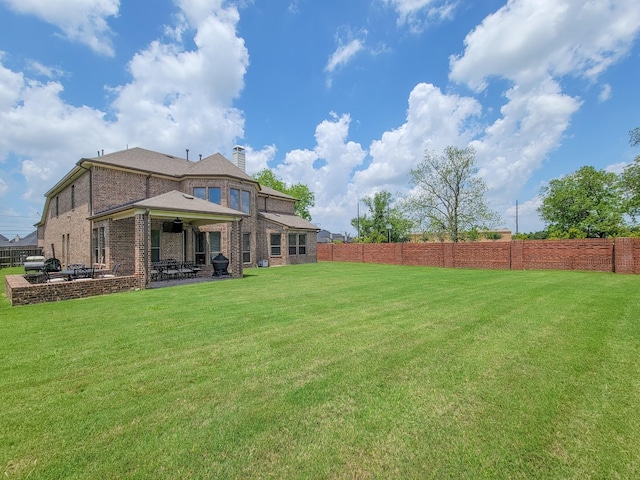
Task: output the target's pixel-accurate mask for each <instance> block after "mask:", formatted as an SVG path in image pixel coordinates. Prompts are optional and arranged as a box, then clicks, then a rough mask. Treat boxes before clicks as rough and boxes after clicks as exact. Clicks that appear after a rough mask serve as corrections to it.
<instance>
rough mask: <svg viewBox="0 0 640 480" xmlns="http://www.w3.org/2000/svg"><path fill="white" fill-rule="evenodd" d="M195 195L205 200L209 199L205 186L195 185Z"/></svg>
mask: <svg viewBox="0 0 640 480" xmlns="http://www.w3.org/2000/svg"><path fill="white" fill-rule="evenodd" d="M193 196H194V197H197V198H201V199H203V200H206V199H207V189H206V188H204V187H193Z"/></svg>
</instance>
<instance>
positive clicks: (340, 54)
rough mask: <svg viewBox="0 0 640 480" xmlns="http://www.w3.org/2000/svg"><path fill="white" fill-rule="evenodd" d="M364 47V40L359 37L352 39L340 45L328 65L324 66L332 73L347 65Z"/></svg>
mask: <svg viewBox="0 0 640 480" xmlns="http://www.w3.org/2000/svg"><path fill="white" fill-rule="evenodd" d="M363 48H364V46H363V45H362V41H361V40H359V39H355V40H351V41H350V42H349V43H347V44H346V45H340V46H339V47H338V48H337V49H336V51H335V52H333V54H332V55H331V57H329V61H328V62H327V66H326V67H325V68H324V69H325V71H327V72H329V73H332V72H333V71H334V70H335V69H337V68H338V67H342V66H344V65H346V64H347V63H349V61H351V59H352V58H353V57H354V56H355V55H356V54H357V53H358V52H360V51H361V50H362V49H363Z"/></svg>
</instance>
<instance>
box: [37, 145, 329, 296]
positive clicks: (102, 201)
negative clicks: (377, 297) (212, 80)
mask: <svg viewBox="0 0 640 480" xmlns="http://www.w3.org/2000/svg"><path fill="white" fill-rule="evenodd" d="M187 155H188V152H187ZM233 158H234V162H235V163H232V162H231V161H229V160H227V159H226V158H225V157H223V156H222V155H220V154H214V155H211V156H209V157H206V158H202V156H200V159H199V160H198V161H190V160H189V159H188V158H179V157H175V156H172V155H165V154H162V153H158V152H153V151H149V150H145V149H142V148H132V149H127V150H123V151H120V152H115V153H111V154H106V155H105V154H102V155H100V154H98V156H97V157H95V158H82V159H81V160H79V161H78V162H77V163H76V165H75V167H74V168H73V169H72V170H71V171H70V172H69V173H67V175H65V176H64V178H62V179H61V180H60V181H59V182H58V183H57V184H56V185H55V186H54V187H53V188H52V189H51V190H49V191H48V192H47V193H46V194H45V197H46V202H45V207H44V210H43V214H42V219H41V221H40V222H39V223H38V224H37V227H38V246H40V247H42V248H43V250H44V255H45V256H47V257H56V258H58V259H59V260H60V261H61V263H62V265H63V266H65V265H70V264H73V263H83V264H85V265H91V264H105V265H106V266H107V268H109V267H111V266H113V265H114V264H116V263H119V264H120V269H119V272H121V273H122V274H125V275H132V274H137V275H139V276H141V277H142V278H143V279H144V282H143V284H148V283H149V281H150V275H149V272H150V270H151V265H152V263H153V262H155V261H160V260H163V259H174V260H177V261H189V262H195V263H196V264H199V265H202V266H205V267H209V268H210V265H211V260H212V259H213V258H214V257H215V256H216V255H217V254H218V253H222V254H223V255H225V256H226V257H227V258H228V259H229V260H230V265H229V267H230V270H231V272H232V274H233V276H236V277H238V276H242V271H243V269H244V268H247V267H256V266H266V265H286V264H293V263H309V262H316V261H317V249H316V242H317V238H316V237H317V232H318V230H319V229H318V228H317V227H316V226H315V225H313V224H312V223H310V222H309V221H307V220H305V219H303V218H302V217H300V216H297V215H296V214H295V213H294V209H295V201H296V199H295V198H293V197H291V196H289V195H286V194H284V193H281V192H278V191H275V190H273V189H271V188H268V187H264V186H261V185H260V184H259V183H258V182H257V181H256V180H255V179H253V178H252V177H250V176H249V175H247V174H246V173H245V171H244V150H243V149H242V147H235V148H234V155H233ZM238 165H240V166H238Z"/></svg>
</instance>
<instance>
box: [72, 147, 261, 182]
mask: <svg viewBox="0 0 640 480" xmlns="http://www.w3.org/2000/svg"><path fill="white" fill-rule="evenodd" d="M83 163H90V164H92V165H104V166H109V167H119V168H126V169H132V170H139V171H144V172H150V173H156V174H159V175H168V176H170V177H185V176H191V175H207V176H211V175H214V176H227V177H234V178H238V179H241V180H247V181H250V182H255V183H256V184H257V183H258V182H257V180H255V179H253V178H251V177H250V176H249V175H247V174H246V173H245V172H244V171H243V170H242V169H240V168H238V167H237V166H236V165H234V164H233V163H231V162H230V161H229V160H227V159H226V158H225V157H223V156H222V155H220V154H219V153H216V154H214V155H210V156H209V157H206V158H203V159H202V160H199V161H197V162H192V161H190V160H187V159H185V158H180V157H176V156H174V155H169V154H166V153H159V152H154V151H151V150H146V149H144V148H140V147H134V148H130V149H127V150H121V151H119V152H114V153H108V154H106V155H101V156H99V157H94V158H82V159H81V160H80V161H79V162H78V165H80V164H83Z"/></svg>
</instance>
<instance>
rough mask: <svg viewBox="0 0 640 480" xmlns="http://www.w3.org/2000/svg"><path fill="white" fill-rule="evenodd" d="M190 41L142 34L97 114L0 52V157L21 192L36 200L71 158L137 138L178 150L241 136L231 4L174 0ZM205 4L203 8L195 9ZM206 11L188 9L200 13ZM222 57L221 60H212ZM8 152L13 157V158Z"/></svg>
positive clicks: (239, 72) (220, 144)
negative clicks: (139, 47) (145, 38)
mask: <svg viewBox="0 0 640 480" xmlns="http://www.w3.org/2000/svg"><path fill="white" fill-rule="evenodd" d="M183 4H184V5H185V8H187V7H188V8H189V10H188V11H186V12H184V16H183V19H196V18H197V23H194V24H189V27H190V28H191V29H192V31H195V37H194V43H195V45H196V48H195V49H194V50H192V51H185V50H184V48H183V47H182V46H181V45H179V44H177V43H161V42H160V41H155V42H152V43H151V44H150V45H149V46H148V47H147V48H146V49H145V50H143V51H140V52H138V53H137V54H136V55H135V56H134V57H133V58H132V59H131V61H130V63H129V70H130V72H131V76H132V79H131V81H130V82H129V83H128V84H126V85H122V86H117V87H114V88H113V89H112V90H111V93H112V95H113V101H112V103H111V104H110V105H109V113H110V118H112V119H113V120H111V121H109V120H107V119H106V116H105V112H102V111H100V110H97V109H93V108H89V107H84V106H83V107H76V106H73V105H70V104H68V103H66V102H65V101H64V100H63V89H64V87H63V84H62V83H61V82H59V81H49V82H40V81H37V80H35V79H32V78H28V77H26V76H25V75H24V74H22V73H17V72H13V71H11V70H9V69H8V68H6V67H5V66H4V65H3V64H2V57H1V56H0V124H1V125H3V128H2V131H1V132H0V162H1V161H4V162H5V163H6V162H7V160H8V159H9V158H11V159H13V160H12V161H13V162H16V161H18V162H21V165H18V166H12V167H11V168H14V169H17V170H19V171H21V172H22V174H23V176H24V178H25V180H26V187H25V190H26V193H25V195H24V196H25V198H27V199H29V200H32V201H37V202H41V201H42V194H43V192H46V191H47V190H48V189H49V188H50V187H51V186H52V182H54V181H57V180H58V179H59V178H61V177H62V176H63V175H64V174H65V173H66V172H67V171H68V170H69V169H70V168H71V167H72V166H73V164H74V163H75V162H76V161H77V160H78V158H79V157H80V156H95V155H96V153H97V151H98V150H101V149H105V151H107V152H109V151H114V150H121V149H124V148H126V146H127V145H130V146H143V147H147V148H151V149H154V150H158V151H164V152H167V153H174V154H177V155H184V151H185V148H189V149H191V151H194V152H202V153H204V154H209V153H213V152H216V151H222V152H230V151H231V147H232V146H233V144H234V143H235V139H236V138H241V137H242V136H243V135H244V118H243V113H242V112H241V111H240V110H238V109H236V108H233V106H232V103H233V100H234V99H235V98H237V96H238V95H239V94H240V92H241V90H242V88H243V85H244V83H243V82H244V74H245V72H246V68H247V65H248V53H247V49H246V48H245V46H244V42H243V41H242V39H240V38H238V37H237V35H236V31H235V27H236V23H235V22H236V21H237V19H238V14H237V11H236V10H235V9H234V8H233V7H229V8H222V9H220V10H213V9H212V7H211V2H204V1H199V2H195V1H192V2H183ZM203 5H207V9H206V10H203V9H202V8H201V9H199V8H198V7H202V6H203ZM204 11H206V12H208V15H207V16H205V17H198V14H199V13H200V12H204ZM221 65H224V68H220V66H221ZM16 159H17V160H16Z"/></svg>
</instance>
